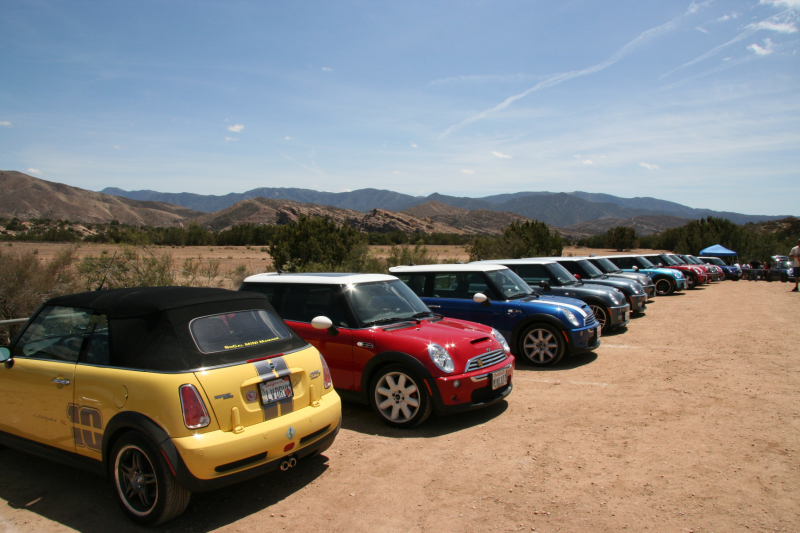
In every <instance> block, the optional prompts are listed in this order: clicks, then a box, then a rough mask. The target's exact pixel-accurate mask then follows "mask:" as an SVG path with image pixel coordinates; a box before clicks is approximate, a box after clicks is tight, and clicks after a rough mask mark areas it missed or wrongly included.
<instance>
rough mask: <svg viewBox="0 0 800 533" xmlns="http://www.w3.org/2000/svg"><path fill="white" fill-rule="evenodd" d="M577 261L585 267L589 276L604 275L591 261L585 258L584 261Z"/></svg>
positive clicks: (584, 269)
mask: <svg viewBox="0 0 800 533" xmlns="http://www.w3.org/2000/svg"><path fill="white" fill-rule="evenodd" d="M576 262H577V263H578V265H580V267H581V268H582V269H583V271H584V272H585V273H586V275H587V276H588V277H589V278H600V277H602V276H603V273H602V272H600V270H599V269H598V268H597V267H596V266H594V265H593V264H591V263H590V262H589V261H587V260H585V259H584V260H582V261H576Z"/></svg>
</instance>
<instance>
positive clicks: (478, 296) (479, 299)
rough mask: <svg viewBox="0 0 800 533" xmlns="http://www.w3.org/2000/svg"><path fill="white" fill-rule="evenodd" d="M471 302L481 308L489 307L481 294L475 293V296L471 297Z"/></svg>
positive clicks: (487, 299)
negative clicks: (481, 306)
mask: <svg viewBox="0 0 800 533" xmlns="http://www.w3.org/2000/svg"><path fill="white" fill-rule="evenodd" d="M472 301H473V302H475V303H477V304H481V305H483V306H487V305H489V298H488V297H487V296H486V295H485V294H483V293H482V292H476V293H475V296H473V297H472Z"/></svg>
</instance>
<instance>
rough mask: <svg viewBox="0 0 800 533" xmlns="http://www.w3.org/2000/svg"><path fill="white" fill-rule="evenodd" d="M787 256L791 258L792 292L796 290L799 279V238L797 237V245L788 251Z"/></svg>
mask: <svg viewBox="0 0 800 533" xmlns="http://www.w3.org/2000/svg"><path fill="white" fill-rule="evenodd" d="M789 257H791V258H792V268H793V269H794V289H792V292H797V282H798V280H800V239H797V246H795V247H794V248H792V251H791V252H789Z"/></svg>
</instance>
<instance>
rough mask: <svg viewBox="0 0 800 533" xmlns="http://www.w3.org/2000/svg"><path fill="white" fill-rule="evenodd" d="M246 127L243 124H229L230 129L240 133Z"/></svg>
mask: <svg viewBox="0 0 800 533" xmlns="http://www.w3.org/2000/svg"><path fill="white" fill-rule="evenodd" d="M243 129H244V126H243V125H241V124H234V125H233V126H228V131H232V132H234V133H239V132H240V131H242V130H243Z"/></svg>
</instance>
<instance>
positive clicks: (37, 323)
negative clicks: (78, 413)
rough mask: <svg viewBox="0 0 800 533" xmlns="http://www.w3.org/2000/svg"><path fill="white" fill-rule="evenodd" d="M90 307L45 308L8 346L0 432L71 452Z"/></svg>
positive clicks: (1, 377) (0, 380) (0, 381)
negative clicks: (78, 372) (79, 369)
mask: <svg viewBox="0 0 800 533" xmlns="http://www.w3.org/2000/svg"><path fill="white" fill-rule="evenodd" d="M91 316H92V311H91V310H88V309H78V308H73V307H61V306H49V307H45V308H44V309H42V310H41V312H40V313H39V314H38V315H37V316H36V318H35V319H34V320H33V321H32V322H31V323H29V325H28V327H27V328H25V330H24V331H23V332H22V335H21V336H20V337H19V339H18V340H17V342H16V343H14V344H13V345H12V346H11V356H12V358H13V359H12V360H13V364H7V365H5V367H4V368H0V430H2V431H5V432H7V433H11V434H13V435H17V436H19V437H23V438H26V439H30V440H33V441H35V442H39V443H42V444H46V445H48V446H53V447H55V448H59V449H62V450H68V451H73V452H74V451H75V444H74V441H73V435H72V420H71V417H70V415H71V413H72V409H71V407H72V405H73V400H74V388H75V387H74V378H75V364H76V362H77V361H78V356H79V355H80V352H81V348H82V346H83V343H84V340H85V334H86V331H87V327H88V325H89V321H90V319H91Z"/></svg>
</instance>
